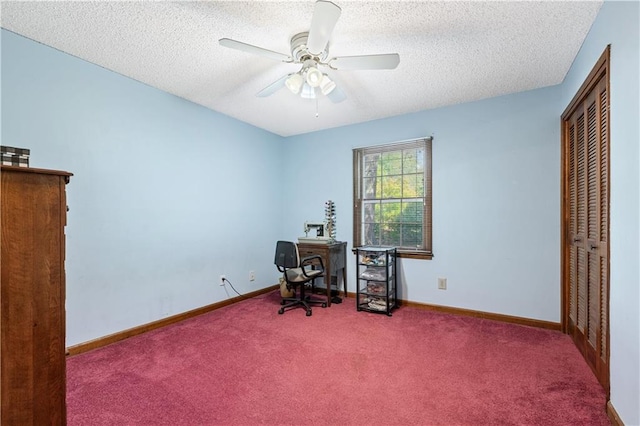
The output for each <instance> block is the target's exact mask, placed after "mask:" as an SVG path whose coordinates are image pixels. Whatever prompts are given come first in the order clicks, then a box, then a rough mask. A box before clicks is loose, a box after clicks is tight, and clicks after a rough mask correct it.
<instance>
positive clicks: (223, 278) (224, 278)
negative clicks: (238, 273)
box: [220, 275, 227, 285]
mask: <svg viewBox="0 0 640 426" xmlns="http://www.w3.org/2000/svg"><path fill="white" fill-rule="evenodd" d="M226 279H227V277H225V276H224V275H220V285H224V280H226Z"/></svg>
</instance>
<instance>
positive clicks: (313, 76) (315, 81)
mask: <svg viewBox="0 0 640 426" xmlns="http://www.w3.org/2000/svg"><path fill="white" fill-rule="evenodd" d="M323 75H324V74H322V71H320V70H319V69H318V68H316V67H310V68H309V69H308V70H307V84H309V86H311V87H318V86H320V82H321V81H322V77H323Z"/></svg>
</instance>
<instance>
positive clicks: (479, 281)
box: [284, 87, 560, 322]
mask: <svg viewBox="0 0 640 426" xmlns="http://www.w3.org/2000/svg"><path fill="white" fill-rule="evenodd" d="M559 93H560V92H559V88H558V87H552V88H546V89H542V90H536V91H530V92H525V93H519V94H515V95H510V96H503V97H499V98H494V99H489V100H485V101H480V102H474V103H468V104H464V105H458V106H453V107H449V108H441V109H437V110H431V111H423V112H419V113H415V114H408V115H403V116H399V117H394V118H389V119H384V120H377V121H373V122H369V123H364V124H361V125H355V126H348V127H343V128H338V129H333V130H327V131H323V132H315V133H311V134H306V135H301V136H297V137H291V138H288V139H287V141H286V144H287V149H286V154H285V156H286V158H287V159H288V160H287V164H289V168H290V169H291V170H293V171H294V175H295V176H299V177H300V179H291V180H289V183H290V186H289V192H292V193H305V194H308V195H307V196H305V198H307V199H309V200H310V203H309V204H304V205H296V206H292V207H291V208H290V209H288V210H287V212H286V215H287V216H286V217H287V220H286V221H285V222H286V223H285V229H284V232H285V235H286V236H287V237H288V238H295V237H297V236H299V235H300V225H301V224H302V223H303V222H304V220H305V219H311V218H313V217H317V216H318V214H319V213H321V211H322V205H323V204H322V203H323V200H327V199H332V200H334V201H336V207H337V216H338V237H339V239H341V240H345V241H349V242H351V241H352V228H353V223H352V217H351V216H352V208H351V206H352V200H353V194H352V188H351V182H352V160H351V158H352V156H351V150H352V149H353V148H356V147H363V146H369V145H377V144H381V143H390V142H395V141H402V140H407V139H412V138H418V137H422V136H431V135H433V136H434V140H433V251H434V258H433V260H429V261H425V260H412V259H401V261H400V263H401V266H400V268H399V270H400V273H401V279H400V284H401V293H402V294H401V296H400V297H402V298H403V299H407V300H411V301H414V302H423V303H429V304H436V305H446V306H455V307H459V308H466V309H473V310H479V311H485V312H495V313H500V314H505V315H514V316H520V317H526V318H535V319H540V320H546V321H554V322H559V321H560V281H559V280H560V244H559V240H560V213H559V212H560V170H559V164H560V145H559V139H560V132H559V118H558V114H557V111H555V108H554V107H555V105H557V104H558V100H559ZM303 158H304V159H309V160H310V162H309V163H306V162H305V161H301V159H303ZM314 159H315V160H314ZM317 159H320V160H321V161H322V160H324V167H323V168H322V170H316V169H315V168H314V167H309V165H310V164H313V163H315V162H317ZM296 160H298V161H296ZM311 161H313V162H311ZM349 266H350V269H351V271H353V270H354V267H355V259H354V258H353V256H350V265H349ZM438 277H445V278H447V285H448V289H447V290H446V291H442V290H438V289H437V279H438ZM350 278H352V277H350ZM350 290H351V291H355V282H354V281H353V279H351V283H350Z"/></svg>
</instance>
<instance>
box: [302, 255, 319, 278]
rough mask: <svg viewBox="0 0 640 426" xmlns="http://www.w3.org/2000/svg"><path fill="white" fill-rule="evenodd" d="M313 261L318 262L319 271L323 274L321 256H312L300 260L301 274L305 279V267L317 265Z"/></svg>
mask: <svg viewBox="0 0 640 426" xmlns="http://www.w3.org/2000/svg"><path fill="white" fill-rule="evenodd" d="M315 260H318V261H319V262H320V270H321V271H322V272H324V262H323V261H322V256H320V255H318V254H314V255H312V256H307V257H304V258H302V259H300V268H301V269H302V273H303V274H304V276H305V277H306V276H307V274H306V272H305V266H312V265H317V262H315Z"/></svg>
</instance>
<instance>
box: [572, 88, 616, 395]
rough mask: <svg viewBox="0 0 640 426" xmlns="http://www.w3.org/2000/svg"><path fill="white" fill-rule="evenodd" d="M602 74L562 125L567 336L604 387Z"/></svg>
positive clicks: (604, 128) (605, 304)
mask: <svg viewBox="0 0 640 426" xmlns="http://www.w3.org/2000/svg"><path fill="white" fill-rule="evenodd" d="M607 125H608V100H607V84H606V78H604V75H603V76H602V77H601V78H600V79H599V80H598V81H597V83H596V84H595V86H594V87H593V90H592V91H591V92H590V93H589V94H588V95H587V97H586V98H585V99H584V101H583V102H581V103H580V104H578V105H577V107H576V108H575V110H574V112H573V114H572V115H571V116H570V117H569V118H568V120H565V121H564V132H565V141H566V142H565V147H566V148H565V149H566V157H565V158H566V164H565V167H566V186H565V188H566V206H565V209H567V210H568V212H567V215H568V218H567V219H568V220H567V223H566V226H567V239H568V241H567V242H566V245H565V247H566V251H567V253H566V256H567V262H568V264H567V269H568V271H567V273H568V277H567V278H568V291H566V293H565V294H567V298H568V300H567V301H566V302H565V303H566V305H568V306H565V309H567V311H568V312H567V313H568V321H567V322H568V324H567V332H568V333H569V334H571V335H572V336H573V339H574V341H575V343H576V345H577V346H578V348H579V349H580V351H581V352H582V354H583V356H584V357H585V359H586V360H587V362H588V364H589V365H590V366H591V368H592V369H593V370H594V372H595V373H596V376H598V379H599V380H600V382H601V383H602V384H603V386H605V388H608V377H609V367H608V359H609V356H608V340H609V339H608V322H609V312H608V306H609V302H608V295H609V280H608V276H609V271H608V265H609V260H608V259H609V253H608V251H609V249H608V229H609V226H608V223H609V222H608V214H609V194H608V179H609V167H608V164H609V156H608V136H607V135H608V132H607Z"/></svg>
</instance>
